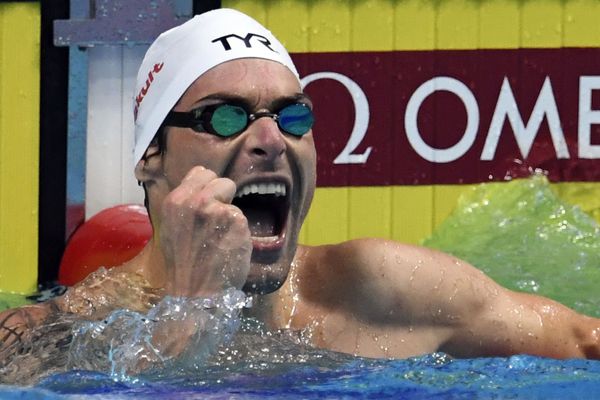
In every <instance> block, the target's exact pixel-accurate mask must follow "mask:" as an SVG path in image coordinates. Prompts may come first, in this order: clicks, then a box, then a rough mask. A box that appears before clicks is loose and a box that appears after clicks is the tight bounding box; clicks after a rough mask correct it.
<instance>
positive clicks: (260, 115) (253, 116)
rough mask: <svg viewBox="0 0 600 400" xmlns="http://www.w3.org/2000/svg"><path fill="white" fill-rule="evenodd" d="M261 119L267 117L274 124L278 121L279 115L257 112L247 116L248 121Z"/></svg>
mask: <svg viewBox="0 0 600 400" xmlns="http://www.w3.org/2000/svg"><path fill="white" fill-rule="evenodd" d="M263 117H269V118H271V119H272V120H273V121H275V122H277V121H279V114H276V113H272V112H268V111H259V112H256V113H253V114H250V115H248V121H250V122H254V121H256V120H257V119H259V118H263Z"/></svg>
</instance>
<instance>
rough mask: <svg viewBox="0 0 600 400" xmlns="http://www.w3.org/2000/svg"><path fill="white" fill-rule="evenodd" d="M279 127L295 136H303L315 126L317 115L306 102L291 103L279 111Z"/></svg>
mask: <svg viewBox="0 0 600 400" xmlns="http://www.w3.org/2000/svg"><path fill="white" fill-rule="evenodd" d="M278 115H279V120H278V124H279V127H280V128H281V129H282V130H283V131H284V132H287V133H289V134H291V135H294V136H302V135H304V134H306V133H308V131H310V129H311V128H312V126H313V123H314V122H315V117H314V116H313V112H312V110H311V109H310V108H309V107H308V106H306V105H304V104H291V105H289V106H286V107H284V108H282V109H281V111H279V114H278Z"/></svg>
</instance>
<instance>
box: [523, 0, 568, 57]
mask: <svg viewBox="0 0 600 400" xmlns="http://www.w3.org/2000/svg"><path fill="white" fill-rule="evenodd" d="M562 22H563V2H562V1H560V0H528V1H524V2H522V3H521V47H560V46H561V45H562V30H563V23H562Z"/></svg>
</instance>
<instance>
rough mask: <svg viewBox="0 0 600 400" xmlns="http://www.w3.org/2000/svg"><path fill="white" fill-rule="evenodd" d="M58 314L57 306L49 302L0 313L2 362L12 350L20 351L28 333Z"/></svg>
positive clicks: (0, 356) (0, 354) (0, 353)
mask: <svg viewBox="0 0 600 400" xmlns="http://www.w3.org/2000/svg"><path fill="white" fill-rule="evenodd" d="M58 312H59V309H58V306H57V304H56V303H55V302H54V301H48V302H46V303H43V304H36V305H32V306H24V307H20V308H15V309H10V310H6V311H4V312H2V313H0V360H3V359H4V358H5V357H7V356H8V353H9V352H10V350H15V351H18V348H19V347H20V345H21V344H23V343H24V341H25V337H26V336H27V333H28V332H30V331H31V330H33V329H35V328H36V327H38V326H40V325H42V324H43V323H44V321H47V320H48V319H49V318H51V317H52V315H53V314H56V313H58Z"/></svg>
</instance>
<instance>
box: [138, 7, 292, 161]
mask: <svg viewBox="0 0 600 400" xmlns="http://www.w3.org/2000/svg"><path fill="white" fill-rule="evenodd" d="M238 58H263V59H266V60H273V61H277V62H279V63H281V64H283V65H285V66H286V67H287V68H289V69H290V71H292V72H293V73H294V75H295V76H296V77H298V72H297V71H296V67H295V66H294V63H293V62H292V59H291V58H290V56H289V54H288V53H287V51H286V50H285V48H284V47H283V45H282V44H281V43H280V42H279V40H277V39H276V38H275V36H273V34H272V33H271V32H270V31H269V30H268V29H266V28H265V27H264V26H262V25H261V24H259V23H258V22H257V21H255V20H254V19H252V18H250V17H249V16H247V15H245V14H242V13H241V12H239V11H236V10H231V9H226V8H222V9H218V10H213V11H209V12H207V13H204V14H201V15H197V16H195V17H194V18H192V19H190V20H189V21H187V22H186V23H184V24H182V25H180V26H177V27H175V28H173V29H170V30H168V31H166V32H164V33H162V34H161V35H160V36H159V37H158V38H157V39H156V40H155V41H154V43H152V45H151V46H150V48H149V49H148V51H147V52H146V55H145V56H144V60H143V61H142V65H141V66H140V69H139V71H138V75H137V81H136V86H135V93H134V95H135V98H134V101H133V106H134V112H133V115H134V120H135V146H134V152H133V158H134V165H135V164H137V162H138V161H139V160H140V159H141V158H142V156H143V155H144V152H145V151H146V149H147V148H148V145H149V144H150V142H151V141H152V138H153V137H154V135H155V134H156V132H157V131H158V128H159V127H160V125H161V124H162V122H163V120H164V119H165V117H166V115H167V114H168V112H169V111H170V110H171V109H172V108H173V106H175V104H176V103H177V101H178V100H179V98H180V97H181V96H182V95H183V93H184V92H185V91H186V89H187V88H188V87H189V86H190V85H191V84H192V83H193V82H194V81H195V80H196V79H197V78H198V77H199V76H200V75H202V74H203V73H205V72H206V71H208V70H209V69H211V68H213V67H215V66H217V65H219V64H222V63H224V62H226V61H230V60H235V59H238Z"/></svg>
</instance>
